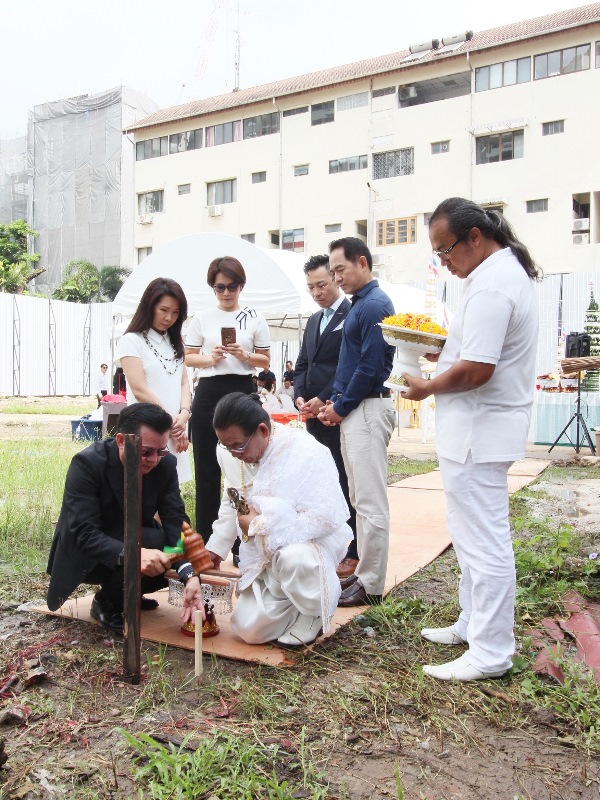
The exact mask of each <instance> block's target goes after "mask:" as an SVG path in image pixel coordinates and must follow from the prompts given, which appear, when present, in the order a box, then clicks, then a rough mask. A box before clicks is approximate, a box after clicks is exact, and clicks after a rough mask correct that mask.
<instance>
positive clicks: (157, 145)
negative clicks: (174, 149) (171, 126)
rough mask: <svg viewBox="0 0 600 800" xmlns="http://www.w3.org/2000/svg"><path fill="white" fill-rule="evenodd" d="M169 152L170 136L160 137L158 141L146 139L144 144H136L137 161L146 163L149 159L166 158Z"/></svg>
mask: <svg viewBox="0 0 600 800" xmlns="http://www.w3.org/2000/svg"><path fill="white" fill-rule="evenodd" d="M168 152H169V137H168V136H159V137H157V138H156V139H146V140H145V141H143V142H136V145H135V160H136V161H145V160H146V159H147V158H158V156H166V155H167V154H168Z"/></svg>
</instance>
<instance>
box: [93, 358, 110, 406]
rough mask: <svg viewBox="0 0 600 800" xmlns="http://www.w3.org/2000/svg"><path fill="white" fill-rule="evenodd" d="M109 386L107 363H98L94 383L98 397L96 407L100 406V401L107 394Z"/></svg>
mask: <svg viewBox="0 0 600 800" xmlns="http://www.w3.org/2000/svg"><path fill="white" fill-rule="evenodd" d="M108 388H109V375H108V364H100V374H99V375H98V381H97V383H96V397H97V398H98V408H100V401H101V400H102V398H103V397H106V395H107V394H108Z"/></svg>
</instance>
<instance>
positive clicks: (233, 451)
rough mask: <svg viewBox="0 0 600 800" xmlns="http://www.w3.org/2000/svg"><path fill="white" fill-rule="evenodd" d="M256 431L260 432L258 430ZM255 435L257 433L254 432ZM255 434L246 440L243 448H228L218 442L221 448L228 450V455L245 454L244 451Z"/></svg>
mask: <svg viewBox="0 0 600 800" xmlns="http://www.w3.org/2000/svg"><path fill="white" fill-rule="evenodd" d="M256 430H258V428H257V429H256ZM254 433H256V431H254ZM254 433H251V434H250V436H249V437H248V438H247V439H246V441H245V442H244V444H243V445H242V446H241V447H227V445H226V444H223V442H217V444H218V445H219V447H222V448H223V450H227V452H228V453H243V452H244V450H245V449H246V448H247V447H248V445H249V444H250V439H251V438H252V437H253V436H254Z"/></svg>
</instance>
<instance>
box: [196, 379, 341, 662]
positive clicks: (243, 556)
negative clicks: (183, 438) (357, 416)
mask: <svg viewBox="0 0 600 800" xmlns="http://www.w3.org/2000/svg"><path fill="white" fill-rule="evenodd" d="M214 424H215V430H216V433H217V437H218V440H219V444H220V447H221V448H222V454H220V457H221V463H222V464H223V467H224V477H225V482H224V485H225V490H227V488H229V487H233V488H235V489H236V490H237V493H238V495H241V496H242V497H243V498H244V499H245V501H246V502H247V506H248V507H247V508H246V509H239V510H238V511H237V514H236V513H235V511H234V510H233V509H228V508H227V505H226V502H225V503H224V504H222V505H221V511H222V513H223V515H224V518H223V517H221V518H220V519H219V524H218V525H216V526H215V527H216V530H215V533H214V534H213V538H211V541H210V545H209V548H208V549H209V553H210V555H211V557H212V558H213V561H214V562H215V567H216V568H218V567H219V564H220V563H221V559H222V558H223V557H224V556H225V555H226V554H227V552H228V551H229V548H230V547H231V545H232V543H233V540H234V539H235V538H236V537H237V536H238V535H240V536H241V537H242V543H241V544H240V570H241V578H240V580H239V583H238V591H239V596H238V601H237V604H236V608H235V610H234V612H233V614H232V616H231V627H232V630H233V632H234V633H235V634H237V636H239V637H240V638H241V639H243V640H244V641H245V642H249V643H259V642H268V641H271V640H273V639H275V640H276V641H277V643H278V644H280V645H283V646H287V647H294V646H296V647H299V646H303V645H306V644H310V642H312V641H314V639H315V638H316V637H317V636H318V635H319V633H320V632H321V629H323V630H324V631H327V630H328V628H329V625H330V620H331V617H332V616H333V614H334V612H335V608H336V603H337V599H338V596H339V594H340V590H341V587H340V582H339V580H338V577H337V575H336V574H335V568H336V566H337V564H338V562H339V560H340V558H341V557H342V555H343V554H344V552H345V551H346V547H347V545H348V541H349V539H350V536H351V533H350V529H349V528H348V526H347V525H346V519H347V517H348V507H347V505H346V502H345V500H344V496H343V494H342V490H341V489H340V485H339V480H338V476H337V472H336V469H335V465H334V463H333V459H332V458H331V455H330V453H329V451H328V450H327V448H325V447H323V445H321V444H319V443H318V442H317V441H316V440H315V439H314V437H312V436H309V435H308V434H307V432H306V431H305V430H302V429H298V428H289V427H288V426H286V425H278V424H277V423H273V422H271V420H270V419H269V415H268V414H267V412H266V411H265V409H264V407H263V406H261V404H260V401H259V398H258V397H257V396H256V395H254V394H252V395H246V394H242V393H240V392H234V393H233V394H230V395H227V397H224V398H223V399H222V400H220V401H219V403H218V405H217V407H216V409H215V416H214ZM240 461H241V462H243V463H242V464H240ZM232 512H233V513H232ZM236 523H237V524H236Z"/></svg>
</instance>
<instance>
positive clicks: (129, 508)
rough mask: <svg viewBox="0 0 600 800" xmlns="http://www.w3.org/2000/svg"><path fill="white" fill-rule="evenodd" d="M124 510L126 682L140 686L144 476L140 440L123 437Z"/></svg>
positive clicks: (124, 664)
mask: <svg viewBox="0 0 600 800" xmlns="http://www.w3.org/2000/svg"><path fill="white" fill-rule="evenodd" d="M123 438H124V453H125V455H124V464H123V466H124V473H125V480H124V508H125V535H124V546H125V560H124V562H123V563H124V570H123V572H124V575H123V582H124V588H123V619H124V622H125V629H124V642H123V673H124V676H125V680H128V681H130V682H131V683H133V684H136V685H137V684H138V683H139V682H140V679H141V668H140V598H141V596H142V586H141V583H142V578H141V572H140V570H141V544H142V541H141V540H142V524H141V523H142V477H141V475H140V455H141V439H140V437H139V436H138V435H136V434H125V435H124V437H123Z"/></svg>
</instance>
